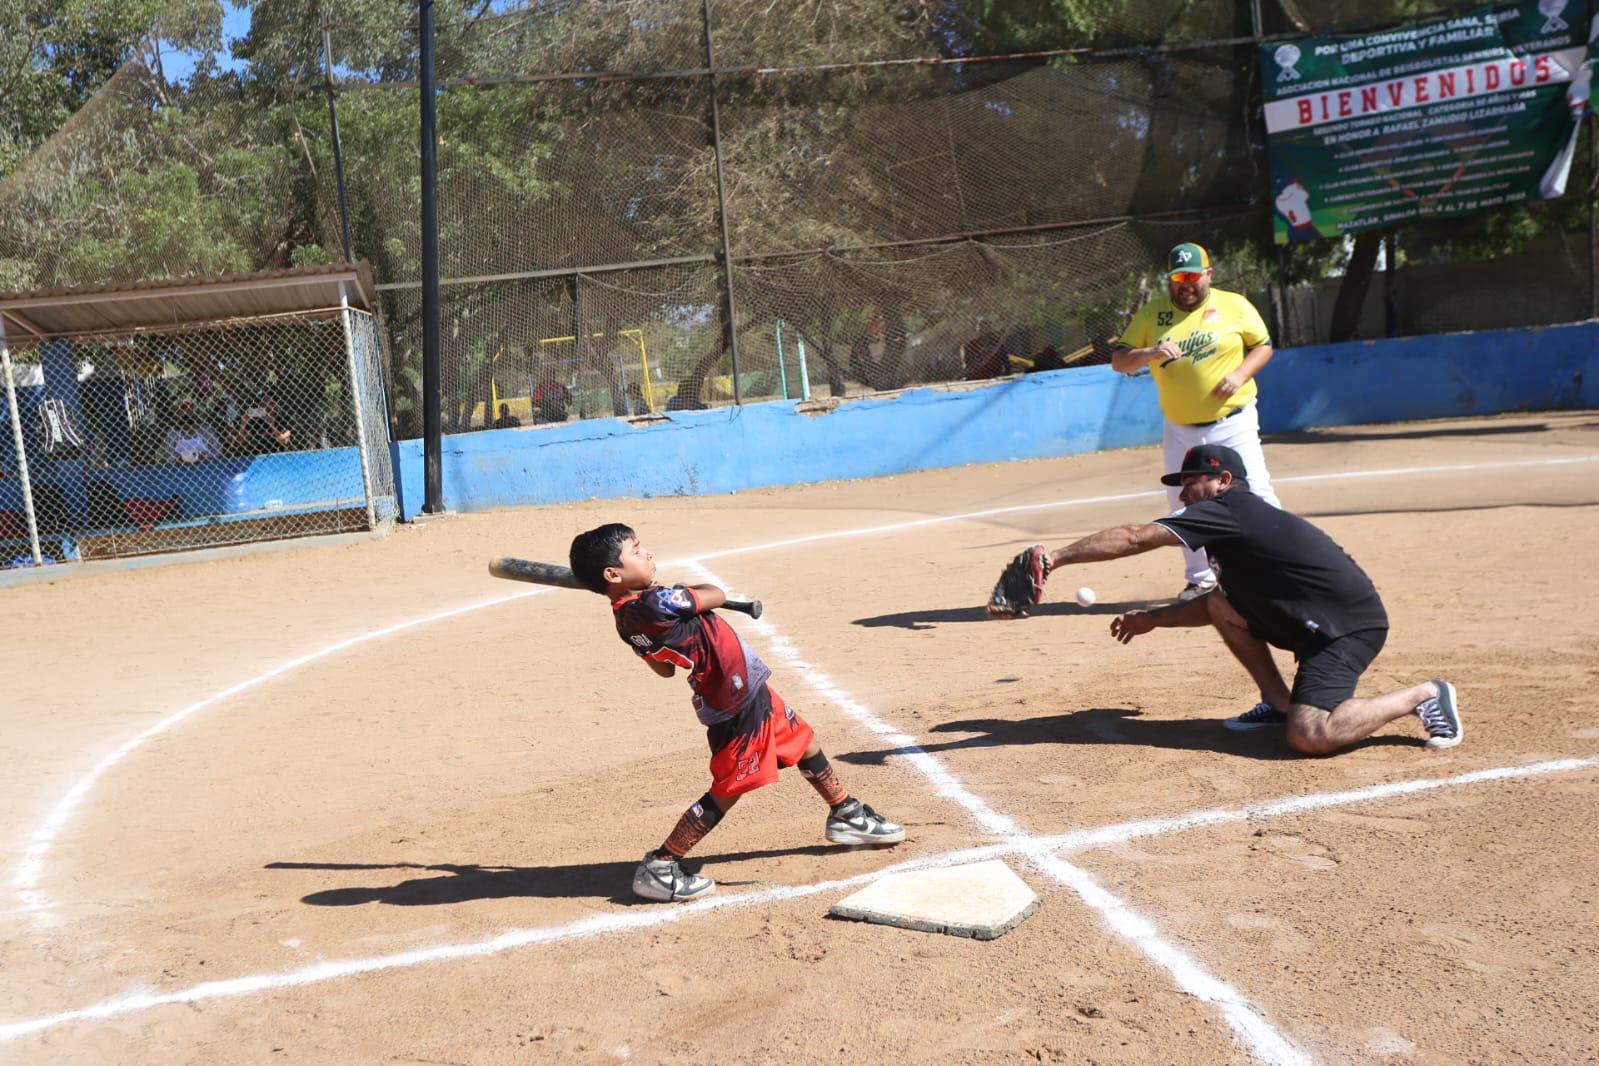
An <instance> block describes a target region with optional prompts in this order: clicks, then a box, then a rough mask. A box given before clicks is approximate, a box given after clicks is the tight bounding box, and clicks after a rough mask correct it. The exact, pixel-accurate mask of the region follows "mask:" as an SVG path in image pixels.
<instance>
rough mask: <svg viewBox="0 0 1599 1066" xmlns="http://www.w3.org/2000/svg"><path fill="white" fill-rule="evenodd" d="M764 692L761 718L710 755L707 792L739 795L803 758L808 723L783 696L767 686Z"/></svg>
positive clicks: (809, 738)
mask: <svg viewBox="0 0 1599 1066" xmlns="http://www.w3.org/2000/svg"><path fill="white" fill-rule="evenodd" d="M766 694H767V696H769V697H770V703H771V705H770V708H769V709H768V711H767V713H766V718H765V720H764V721H762V722H761V723H760V725H759V726H758V727H755V728H754V729H753V731H751V732H749V733H747V734H745V735H741V736H735V737H734V738H733V739H731V740H729V741H728V742H727V743H725V744H723V745H722V746H721V747H719V748H716V749H715V750H714V751H713V753H712V754H711V795H713V796H742V795H743V794H744V793H746V792H753V791H755V790H756V789H758V788H760V787H761V786H762V785H769V784H771V783H772V782H773V781H776V780H777V771H778V770H780V769H782V768H783V767H785V766H793V765H794V764H795V763H797V762H799V761H800V760H801V759H803V758H804V757H805V749H807V748H809V747H810V746H811V741H812V740H813V739H815V733H813V732H812V730H811V727H810V723H808V722H806V721H805V719H803V718H801V717H800V716H799V715H798V714H796V713H795V712H794V710H793V709H792V708H790V707H789V706H788V705H787V704H786V703H784V702H783V697H781V696H779V695H778V694H777V693H776V692H774V691H773V690H772V689H771V688H770V687H768V688H767V690H766ZM761 702H763V703H764V702H766V701H765V700H763V701H761ZM757 713H758V712H757Z"/></svg>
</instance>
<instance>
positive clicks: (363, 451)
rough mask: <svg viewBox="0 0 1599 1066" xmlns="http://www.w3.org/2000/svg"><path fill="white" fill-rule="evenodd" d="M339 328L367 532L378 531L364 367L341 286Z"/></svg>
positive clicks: (343, 288)
mask: <svg viewBox="0 0 1599 1066" xmlns="http://www.w3.org/2000/svg"><path fill="white" fill-rule="evenodd" d="M339 324H340V325H342V326H343V327H344V354H345V356H346V357H347V358H348V359H349V363H350V402H351V404H353V405H354V407H355V450H356V451H357V452H358V453H360V456H361V488H362V489H363V490H364V491H365V493H366V528H368V529H376V528H377V527H378V517H377V511H376V509H375V508H374V505H373V499H372V460H371V459H370V457H369V456H368V455H367V445H368V441H367V437H366V411H365V410H364V409H363V408H364V405H363V404H362V403H361V367H360V366H359V365H358V363H357V361H356V358H355V330H354V329H353V328H352V327H351V324H350V294H349V292H348V291H347V290H346V289H345V287H344V282H342V281H341V282H339Z"/></svg>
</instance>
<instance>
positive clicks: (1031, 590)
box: [988, 544, 1050, 618]
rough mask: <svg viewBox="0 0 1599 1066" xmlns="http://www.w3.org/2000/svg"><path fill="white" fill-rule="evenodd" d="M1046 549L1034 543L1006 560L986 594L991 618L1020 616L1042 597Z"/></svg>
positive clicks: (1046, 569)
mask: <svg viewBox="0 0 1599 1066" xmlns="http://www.w3.org/2000/svg"><path fill="white" fill-rule="evenodd" d="M1049 570H1050V565H1049V552H1047V551H1045V550H1044V546H1043V545H1042V544H1035V545H1033V546H1032V547H1031V548H1028V549H1027V550H1026V551H1023V552H1020V553H1018V554H1017V556H1016V558H1014V559H1012V560H1011V561H1010V562H1009V563H1007V564H1006V566H1005V570H1004V572H1003V573H1001V574H1000V575H999V584H997V585H995V586H994V592H993V594H992V595H991V596H989V597H988V614H989V616H990V617H991V618H1024V617H1026V616H1027V614H1028V612H1029V611H1031V610H1032V609H1033V608H1034V607H1036V606H1037V605H1038V601H1039V600H1041V599H1043V598H1044V582H1045V581H1047V580H1049Z"/></svg>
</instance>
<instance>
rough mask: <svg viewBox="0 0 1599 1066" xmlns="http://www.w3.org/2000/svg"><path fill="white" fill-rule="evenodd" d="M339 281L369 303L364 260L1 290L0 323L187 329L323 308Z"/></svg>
mask: <svg viewBox="0 0 1599 1066" xmlns="http://www.w3.org/2000/svg"><path fill="white" fill-rule="evenodd" d="M341 285H342V286H343V287H344V292H345V294H346V295H347V296H348V297H349V301H350V306H351V307H353V308H357V309H361V310H370V309H371V308H372V294H373V292H375V291H376V290H375V287H374V285H373V281H372V268H371V267H370V266H369V265H368V264H367V263H365V262H359V263H334V264H329V265H326V266H312V267H296V268H293V269H289V270H268V271H263V272H262V273H259V274H233V275H227V276H224V277H212V278H182V279H177V280H166V281H157V282H140V283H137V284H126V285H107V286H102V287H95V288H75V289H53V290H37V291H34V292H26V293H17V294H15V295H0V326H3V327H4V330H5V334H6V337H7V339H8V340H9V341H10V342H11V343H13V344H16V343H19V342H20V343H26V342H28V341H37V340H45V339H48V338H51V337H72V336H85V335H88V336H94V335H101V336H103V335H106V334H118V333H138V332H143V331H148V330H165V329H182V328H185V327H188V328H193V327H195V326H203V325H206V324H209V323H223V322H232V321H238V320H240V319H245V320H249V319H264V318H274V317H279V316H283V315H308V314H316V313H324V314H325V313H328V312H332V311H336V310H338V308H339V288H340V286H341Z"/></svg>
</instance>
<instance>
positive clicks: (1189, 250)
mask: <svg viewBox="0 0 1599 1066" xmlns="http://www.w3.org/2000/svg"><path fill="white" fill-rule="evenodd" d="M1209 269H1210V253H1208V252H1206V251H1205V249H1203V248H1201V247H1200V246H1199V245H1197V244H1194V243H1192V242H1189V241H1184V242H1183V243H1182V244H1179V245H1178V246H1177V247H1175V248H1173V249H1172V250H1171V254H1170V255H1168V256H1167V257H1166V273H1167V274H1186V273H1190V272H1193V273H1196V274H1197V273H1198V272H1199V271H1201V270H1209Z"/></svg>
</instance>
